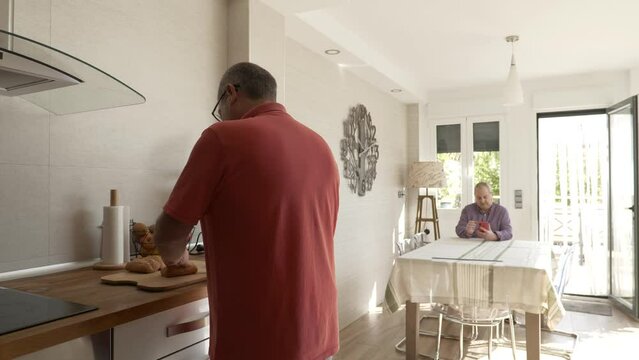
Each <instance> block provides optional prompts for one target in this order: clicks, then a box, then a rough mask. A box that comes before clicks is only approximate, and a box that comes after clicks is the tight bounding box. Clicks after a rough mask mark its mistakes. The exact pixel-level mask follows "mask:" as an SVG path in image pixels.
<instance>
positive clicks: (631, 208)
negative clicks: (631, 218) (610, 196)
mask: <svg viewBox="0 0 639 360" xmlns="http://www.w3.org/2000/svg"><path fill="white" fill-rule="evenodd" d="M626 209H628V210H630V211H632V212H635V206H634V205H632V206H631V207H627V208H626Z"/></svg>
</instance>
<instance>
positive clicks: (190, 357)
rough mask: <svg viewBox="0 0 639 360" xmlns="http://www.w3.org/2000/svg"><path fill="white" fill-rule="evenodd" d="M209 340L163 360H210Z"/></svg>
mask: <svg viewBox="0 0 639 360" xmlns="http://www.w3.org/2000/svg"><path fill="white" fill-rule="evenodd" d="M208 358H209V340H204V341H200V342H199V343H197V344H195V345H191V346H189V347H187V348H186V349H182V350H180V351H178V352H176V353H174V354H171V355H169V356H167V357H164V358H162V359H161V360H208Z"/></svg>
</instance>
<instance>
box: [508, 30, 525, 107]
mask: <svg viewBox="0 0 639 360" xmlns="http://www.w3.org/2000/svg"><path fill="white" fill-rule="evenodd" d="M517 40H519V36H517V35H510V36H507V37H506V41H507V42H509V43H510V45H511V47H512V52H511V57H510V70H509V71H508V79H507V80H506V87H505V88H504V106H514V105H521V104H523V103H524V92H523V90H522V88H521V81H519V75H518V74H517V64H516V63H515V42H516V41H517Z"/></svg>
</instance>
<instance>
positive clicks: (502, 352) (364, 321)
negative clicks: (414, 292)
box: [335, 307, 639, 360]
mask: <svg viewBox="0 0 639 360" xmlns="http://www.w3.org/2000/svg"><path fill="white" fill-rule="evenodd" d="M422 310H424V311H425V312H427V310H428V308H427V307H423V308H422ZM404 316H405V313H404V311H403V310H401V311H398V312H397V313H395V314H388V313H383V312H382V310H381V308H378V311H376V312H374V313H369V314H366V315H364V316H362V317H361V318H359V319H358V320H357V321H355V322H354V323H352V324H351V325H349V326H348V327H346V328H344V329H343V330H342V331H341V332H340V351H339V352H338V353H337V355H336V356H335V360H359V359H361V360H402V359H404V354H403V353H401V352H399V351H397V350H395V344H397V342H399V341H400V340H401V339H402V338H403V337H404V321H405V320H404ZM467 328H468V327H465V330H469V329H467ZM421 329H432V330H436V329H437V321H436V320H435V319H424V320H423V321H422V322H421ZM558 330H563V331H567V332H574V333H577V334H579V340H578V341H577V343H576V345H575V346H574V348H573V345H574V341H573V338H571V337H569V336H561V335H550V334H547V333H546V332H542V337H543V340H542V342H543V343H544V344H549V346H551V347H554V348H564V349H571V348H573V349H574V352H573V353H572V355H571V357H570V359H574V360H588V359H610V360H612V359H630V358H635V357H633V356H635V355H634V354H636V348H637V346H638V345H639V322H636V321H634V320H632V319H631V318H629V317H628V316H626V315H625V314H623V313H621V312H620V311H619V310H617V309H614V308H613V316H600V315H592V314H585V313H579V312H567V313H566V316H565V317H564V318H563V320H562V321H561V323H560V324H559V326H558ZM508 331H509V330H508V327H506V333H508ZM443 333H445V334H450V335H458V334H459V327H457V325H455V324H445V325H444V328H443ZM524 334H525V332H524V329H523V327H517V331H516V335H515V338H516V339H517V343H518V344H520V348H518V350H517V359H526V353H525V350H523V345H524V339H525V335H524ZM467 335H470V333H467ZM487 338H488V335H487V332H486V331H484V332H482V333H480V336H479V338H478V339H477V340H474V341H473V342H472V343H471V344H470V346H466V345H467V343H468V341H465V344H464V345H465V346H464V359H487V356H486V353H487V350H488V349H487V341H486V339H487ZM435 344H436V340H435V337H430V336H420V340H419V352H420V353H424V354H434V349H435ZM440 354H441V359H444V360H445V359H458V358H459V342H458V341H457V340H454V339H450V340H447V339H444V340H442V350H441V353H440ZM492 355H493V356H492V358H493V359H512V350H511V348H510V342H509V341H505V340H504V341H502V342H501V345H500V346H497V347H495V346H493V352H492ZM562 358H566V357H558V356H552V355H550V354H543V355H542V359H549V360H550V359H553V360H554V359H562Z"/></svg>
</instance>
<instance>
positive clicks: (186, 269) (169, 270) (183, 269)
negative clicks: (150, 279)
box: [161, 261, 197, 278]
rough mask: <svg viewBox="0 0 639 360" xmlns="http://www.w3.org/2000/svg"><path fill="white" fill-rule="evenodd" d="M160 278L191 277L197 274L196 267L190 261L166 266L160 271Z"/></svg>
mask: <svg viewBox="0 0 639 360" xmlns="http://www.w3.org/2000/svg"><path fill="white" fill-rule="evenodd" d="M161 273H162V276H164V277H167V278H168V277H174V276H184V275H192V274H195V273H197V266H196V265H195V264H194V263H192V262H191V261H185V262H183V263H179V264H175V265H167V266H166V267H164V268H162V270H161Z"/></svg>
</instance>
